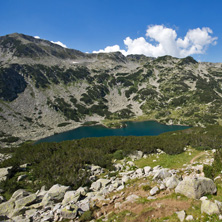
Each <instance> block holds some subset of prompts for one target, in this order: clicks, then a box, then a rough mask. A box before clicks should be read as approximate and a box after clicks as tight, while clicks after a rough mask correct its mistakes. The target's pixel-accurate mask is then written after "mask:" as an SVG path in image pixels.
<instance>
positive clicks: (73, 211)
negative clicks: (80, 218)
mask: <svg viewBox="0 0 222 222" xmlns="http://www.w3.org/2000/svg"><path fill="white" fill-rule="evenodd" d="M77 213H78V207H77V206H76V205H74V204H72V205H70V206H67V207H64V208H63V209H62V210H61V216H62V218H64V219H75V218H76V216H77Z"/></svg>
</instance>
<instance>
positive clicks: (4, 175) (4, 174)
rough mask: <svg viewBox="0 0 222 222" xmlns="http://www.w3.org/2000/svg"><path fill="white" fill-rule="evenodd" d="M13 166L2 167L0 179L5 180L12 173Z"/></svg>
mask: <svg viewBox="0 0 222 222" xmlns="http://www.w3.org/2000/svg"><path fill="white" fill-rule="evenodd" d="M11 169H12V167H5V168H0V181H4V180H6V179H7V177H8V176H9V175H10V173H11Z"/></svg>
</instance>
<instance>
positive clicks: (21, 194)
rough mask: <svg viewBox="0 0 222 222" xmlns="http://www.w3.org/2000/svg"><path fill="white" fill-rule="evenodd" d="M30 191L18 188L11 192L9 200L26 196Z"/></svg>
mask: <svg viewBox="0 0 222 222" xmlns="http://www.w3.org/2000/svg"><path fill="white" fill-rule="evenodd" d="M30 194H31V193H30V192H27V191H26V190H23V189H19V190H16V191H15V192H14V193H13V194H12V197H11V199H10V200H19V199H21V198H23V197H27V196H28V195H30Z"/></svg>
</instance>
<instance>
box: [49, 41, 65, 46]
mask: <svg viewBox="0 0 222 222" xmlns="http://www.w3.org/2000/svg"><path fill="white" fill-rule="evenodd" d="M51 43H54V44H57V45H60V46H62V47H63V48H67V46H66V45H65V44H63V43H62V42H60V41H57V42H54V41H51Z"/></svg>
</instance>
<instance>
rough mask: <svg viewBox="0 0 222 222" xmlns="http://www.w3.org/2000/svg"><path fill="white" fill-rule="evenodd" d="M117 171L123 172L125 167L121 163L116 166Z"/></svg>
mask: <svg viewBox="0 0 222 222" xmlns="http://www.w3.org/2000/svg"><path fill="white" fill-rule="evenodd" d="M114 167H115V170H117V171H121V170H123V165H122V164H120V163H117V164H114Z"/></svg>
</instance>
